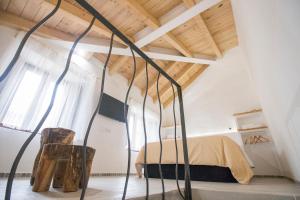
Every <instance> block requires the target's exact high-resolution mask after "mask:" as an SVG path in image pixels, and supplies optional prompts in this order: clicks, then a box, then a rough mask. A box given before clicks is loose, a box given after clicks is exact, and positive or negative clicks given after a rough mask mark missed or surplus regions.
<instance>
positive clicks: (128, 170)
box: [122, 48, 136, 200]
mask: <svg viewBox="0 0 300 200" xmlns="http://www.w3.org/2000/svg"><path fill="white" fill-rule="evenodd" d="M130 50H131V54H132V58H133V74H132V78H131V81H130V84H129V87H128V90H127V92H126V97H125V104H124V119H125V125H126V136H127V144H128V149H127V153H128V156H127V172H126V179H125V184H124V190H123V196H122V200H125V199H126V193H127V186H128V181H129V175H130V165H131V144H130V133H129V127H128V120H127V112H128V109H127V107H126V106H127V102H128V97H129V93H130V90H131V87H132V85H133V82H134V79H135V73H136V60H135V55H134V51H133V50H132V49H131V48H130Z"/></svg>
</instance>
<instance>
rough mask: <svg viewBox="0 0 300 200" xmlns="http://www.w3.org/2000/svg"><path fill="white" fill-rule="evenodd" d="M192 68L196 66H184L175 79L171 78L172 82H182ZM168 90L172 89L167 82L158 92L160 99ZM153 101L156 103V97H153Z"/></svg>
mask: <svg viewBox="0 0 300 200" xmlns="http://www.w3.org/2000/svg"><path fill="white" fill-rule="evenodd" d="M194 66H196V65H195V64H187V65H186V66H184V69H182V70H181V71H180V72H179V73H178V74H176V76H175V77H173V78H174V80H175V81H176V82H178V83H180V82H181V81H182V79H183V78H184V77H185V76H186V75H187V74H188V73H189V72H190V71H191V70H192V69H193V67H194ZM197 67H198V66H197ZM170 89H172V88H171V85H170V84H169V82H167V83H166V84H165V85H163V86H162V88H161V89H160V90H159V95H160V98H161V99H162V98H163V97H164V96H165V95H166V93H167V92H168V91H169V90H170ZM153 101H154V102H156V101H157V95H156V96H154V98H153Z"/></svg>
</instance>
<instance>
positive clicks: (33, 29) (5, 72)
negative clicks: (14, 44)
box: [0, 0, 61, 82]
mask: <svg viewBox="0 0 300 200" xmlns="http://www.w3.org/2000/svg"><path fill="white" fill-rule="evenodd" d="M60 4H61V0H57V4H56V6H55V7H54V9H53V10H52V11H51V12H50V13H49V14H48V15H47V16H46V17H44V18H43V19H42V20H41V21H40V22H39V23H37V24H36V25H34V27H32V28H31V29H30V30H29V31H28V32H27V33H26V34H25V35H24V37H23V39H22V41H21V43H20V44H19V47H18V49H17V51H16V53H15V55H14V57H13V58H12V60H11V61H10V63H9V64H8V66H7V68H6V69H5V70H4V72H3V73H2V74H1V76H0V82H2V81H3V80H4V79H5V78H6V77H7V75H8V74H9V73H10V72H11V70H12V69H13V67H14V65H15V64H16V62H17V61H18V59H19V57H20V54H21V52H22V50H23V47H24V45H25V44H26V42H27V40H28V38H29V37H30V35H31V34H32V33H33V32H35V31H36V30H37V29H38V28H39V27H40V26H42V25H43V24H44V23H45V22H46V21H47V20H48V19H50V18H51V17H52V16H53V15H54V14H55V13H56V12H57V10H58V9H59V7H60Z"/></svg>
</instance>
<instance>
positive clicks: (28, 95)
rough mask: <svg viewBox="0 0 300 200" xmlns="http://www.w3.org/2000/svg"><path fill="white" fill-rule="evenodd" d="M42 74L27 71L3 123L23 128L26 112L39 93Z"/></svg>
mask: <svg viewBox="0 0 300 200" xmlns="http://www.w3.org/2000/svg"><path fill="white" fill-rule="evenodd" d="M41 78H42V77H41V76H39V75H38V74H35V73H34V72H31V71H27V72H26V73H25V75H24V77H23V79H22V81H21V83H20V85H19V87H18V89H17V91H16V93H15V95H14V97H13V100H12V102H11V104H10V105H9V107H8V110H7V113H6V115H5V117H4V119H3V122H2V123H3V124H5V125H8V126H13V127H16V128H21V127H20V125H21V124H22V123H23V121H24V118H25V115H26V113H27V112H28V109H29V107H30V105H31V102H32V101H33V98H34V96H35V95H36V93H37V90H38V85H39V84H40V82H41Z"/></svg>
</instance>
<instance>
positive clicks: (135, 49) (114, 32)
mask: <svg viewBox="0 0 300 200" xmlns="http://www.w3.org/2000/svg"><path fill="white" fill-rule="evenodd" d="M76 1H77V3H79V5H80V6H82V7H83V8H84V9H85V10H86V11H88V12H89V13H90V14H91V15H92V16H93V19H92V20H91V22H90V24H89V26H88V27H87V29H86V30H85V31H84V32H83V33H81V34H80V35H79V36H78V37H77V38H76V40H75V41H74V44H73V46H72V47H71V49H70V52H69V56H68V58H67V62H66V65H65V68H64V70H63V72H62V73H61V74H60V76H59V77H58V79H57V81H56V83H55V87H54V89H53V91H52V96H51V101H50V103H49V105H48V108H47V110H46V112H45V113H44V115H43V117H42V118H41V119H40V121H39V123H38V125H37V126H36V127H35V129H34V131H33V132H32V134H31V135H30V136H29V137H28V138H27V139H26V141H25V142H24V144H23V145H22V147H21V148H20V150H19V152H18V154H17V155H16V158H15V160H14V162H13V164H12V167H11V170H10V174H9V177H8V180H7V185H6V192H5V200H10V198H11V190H12V185H13V180H14V177H15V173H16V170H17V167H18V164H19V162H20V160H21V158H22V156H23V154H24V152H25V150H26V148H27V147H28V145H29V144H30V142H31V141H32V139H33V138H34V137H35V136H36V134H37V133H38V131H39V129H40V128H41V127H42V125H43V124H44V122H45V120H46V119H47V117H48V115H49V113H50V111H51V110H52V107H53V104H54V101H55V97H56V92H57V88H58V86H59V85H60V83H61V82H62V80H63V79H64V77H65V75H66V74H67V72H68V70H69V66H70V62H71V60H72V55H73V53H74V51H75V49H76V46H77V44H78V43H79V41H80V40H81V39H82V38H83V37H84V36H85V35H86V34H87V33H88V32H89V31H90V29H91V28H92V26H93V24H94V22H95V20H99V21H100V22H101V23H102V24H104V25H105V26H106V27H107V28H108V29H110V30H111V32H112V36H111V39H110V48H109V52H108V55H107V58H106V61H105V64H104V67H103V70H102V82H101V91H100V98H99V101H98V104H97V106H96V108H95V111H94V113H93V115H92V116H91V119H90V121H89V124H88V127H87V130H86V134H85V137H84V143H83V147H84V148H83V152H82V155H83V159H82V160H83V162H82V172H83V173H82V174H83V177H82V183H83V188H82V192H81V196H80V199H81V200H83V199H84V197H85V193H86V189H87V181H86V180H87V176H88V174H86V146H87V141H88V136H89V133H90V129H91V126H92V125H93V121H94V118H95V116H96V114H97V111H98V109H99V107H100V105H101V101H102V95H103V90H104V85H105V74H106V69H107V64H108V61H109V59H110V56H111V52H112V48H113V38H114V36H117V37H119V38H120V39H121V40H122V41H123V42H124V43H126V44H127V45H128V47H129V48H130V50H131V53H132V57H133V72H132V78H131V81H130V84H129V87H128V90H127V92H126V97H125V106H126V105H127V101H128V96H129V94H130V90H131V87H132V85H133V82H134V79H135V73H136V59H135V53H137V54H138V55H139V56H140V57H141V58H143V59H144V60H145V69H146V93H145V96H144V101H143V126H144V136H145V144H144V151H145V155H144V165H147V133H146V123H145V105H146V101H147V94H148V64H150V65H151V66H152V67H154V68H155V69H156V70H157V71H158V76H157V83H156V89H157V90H156V91H157V96H158V101H159V113H160V115H159V130H158V134H159V141H160V155H159V174H160V179H161V184H162V199H165V187H164V178H163V172H162V170H161V160H162V151H163V150H162V149H163V144H162V140H161V122H162V109H161V101H160V95H159V90H158V83H159V78H160V76H161V75H162V76H164V77H165V78H167V79H168V80H169V82H170V84H171V87H172V91H173V117H174V126H175V130H174V138H175V150H176V151H175V153H176V170H175V176H176V183H177V188H178V192H179V195H180V196H181V197H182V198H183V199H185V200H192V191H191V183H190V169H189V157H188V147H187V140H186V129H185V119H184V109H183V100H182V90H181V87H180V85H179V84H178V83H177V82H176V81H175V80H174V79H172V77H170V76H169V75H168V74H167V73H166V72H165V71H164V70H162V69H161V68H160V67H159V66H158V65H157V64H156V63H155V62H154V61H153V60H152V59H151V58H149V57H148V56H147V55H146V54H145V53H143V51H142V50H140V49H139V48H138V47H137V46H136V45H134V44H133V43H132V42H131V41H130V40H129V39H128V38H127V37H126V36H125V35H124V34H122V33H121V32H120V31H119V30H118V29H117V28H116V27H114V26H113V25H112V24H111V23H110V22H109V21H108V20H107V19H106V18H104V17H103V16H102V15H101V14H100V13H99V12H98V11H97V10H96V9H95V8H93V7H92V6H91V5H90V4H89V3H88V2H87V1H86V0H76ZM60 5H61V0H57V4H56V6H55V7H54V9H53V10H52V11H51V12H50V13H49V14H48V15H47V16H46V17H44V18H43V19H42V20H41V21H40V22H38V23H37V24H36V25H35V26H34V27H32V28H31V29H30V30H29V31H28V32H27V33H26V34H25V36H24V37H23V39H22V41H21V43H20V45H19V47H18V48H17V50H16V53H15V55H14V56H13V58H12V60H11V62H10V63H9V65H8V66H7V67H6V68H5V70H4V72H3V73H2V74H1V75H0V83H1V82H3V81H4V80H5V79H6V78H7V76H8V75H9V74H10V73H11V72H12V69H13V67H14V65H15V63H16V61H17V60H18V58H19V57H20V55H21V53H22V50H23V47H24V45H25V44H26V42H27V40H28V39H29V37H30V36H31V35H32V34H33V33H34V32H35V31H36V30H38V29H39V28H40V27H41V26H42V25H43V24H44V23H45V22H46V21H47V20H49V19H50V18H51V17H52V16H53V15H54V14H55V13H56V12H57V10H59V7H60ZM134 52H135V53H134ZM174 86H176V90H177V94H178V100H179V111H180V121H181V131H182V145H183V155H184V165H185V188H184V193H182V191H181V189H180V187H179V183H178V146H177V139H176V114H175V96H176V94H175V89H174ZM124 116H125V124H126V136H127V142H128V162H127V174H126V179H125V184H124V190H123V196H122V199H123V200H124V199H126V192H127V187H128V181H129V175H130V163H131V146H130V134H129V128H128V122H127V117H126V116H127V109H126V108H125V107H124ZM144 174H145V178H146V195H145V199H148V198H149V180H148V175H147V167H145V168H144Z"/></svg>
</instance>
